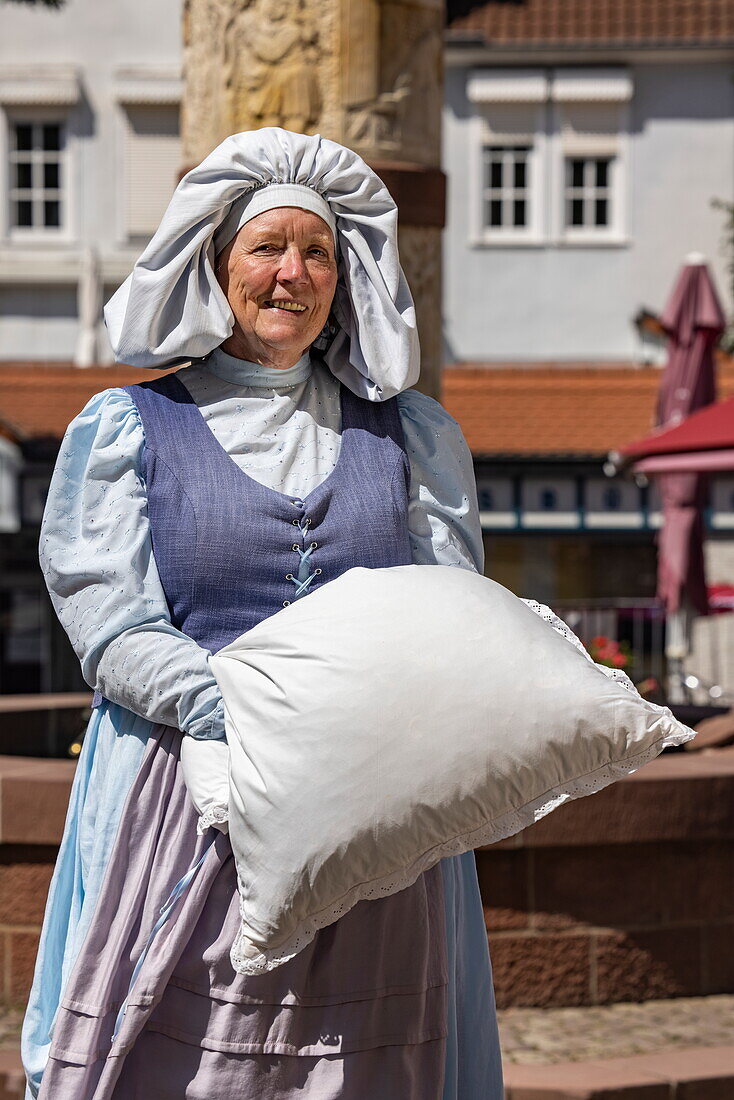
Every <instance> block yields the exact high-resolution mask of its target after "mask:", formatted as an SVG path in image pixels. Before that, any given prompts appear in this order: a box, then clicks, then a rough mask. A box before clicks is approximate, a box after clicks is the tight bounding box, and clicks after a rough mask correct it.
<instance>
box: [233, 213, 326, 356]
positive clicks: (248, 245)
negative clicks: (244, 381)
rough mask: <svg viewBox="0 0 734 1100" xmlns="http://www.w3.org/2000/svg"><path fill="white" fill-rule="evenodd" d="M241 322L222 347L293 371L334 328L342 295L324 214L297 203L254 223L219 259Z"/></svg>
mask: <svg viewBox="0 0 734 1100" xmlns="http://www.w3.org/2000/svg"><path fill="white" fill-rule="evenodd" d="M216 274H217V280H218V282H219V285H220V286H221V288H222V290H223V291H224V293H225V295H226V297H227V301H228V302H229V305H230V309H231V310H232V313H233V314H234V318H235V323H234V328H233V331H232V335H231V336H230V337H229V339H228V340H226V341H225V342H224V343H223V344H222V349H223V350H224V351H225V352H227V353H228V354H229V355H235V356H237V358H239V359H249V360H250V361H251V362H254V363H262V364H263V365H264V366H270V367H279V368H281V369H286V368H287V367H292V366H293V365H294V363H297V362H298V360H299V359H300V357H301V356H302V355H303V353H304V351H305V350H306V348H308V347H309V346H310V345H311V344H312V343H313V341H314V340H315V339H316V337H317V336H318V334H319V333H320V332H321V330H322V328H323V327H324V325H325V324H326V320H327V318H328V316H329V310H330V309H331V303H332V301H333V299H334V291H335V290H336V280H337V265H336V260H335V253H334V238H333V237H332V235H331V230H330V229H329V227H328V225H327V224H326V222H325V221H323V219H322V218H320V217H319V216H318V214H313V213H311V211H310V210H301V208H300V207H297V206H281V207H278V208H277V209H275V210H266V211H265V212H264V213H263V214H258V215H257V217H255V218H252V220H251V221H249V222H246V223H245V224H244V225H243V226H242V228H241V229H240V230H239V232H238V233H237V234H236V235H235V236H234V238H233V239H232V240H231V241H230V242H229V244H228V245H227V246H226V248H225V249H224V250H223V251H222V252H220V254H219V255H218V256H217V259H216Z"/></svg>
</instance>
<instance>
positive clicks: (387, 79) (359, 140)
mask: <svg viewBox="0 0 734 1100" xmlns="http://www.w3.org/2000/svg"><path fill="white" fill-rule="evenodd" d="M361 2H362V3H363V2H364V0H345V5H344V11H343V18H344V20H345V24H346V28H345V37H346V38H347V39H350V37H351V36H352V35H357V33H359V57H360V61H359V65H360V66H361V68H362V70H367V72H369V71H374V73H375V74H376V75H375V80H374V81H373V83H374V84H375V87H374V91H373V92H372V94H370V95H365V96H364V98H362V99H361V100H360V99H359V98H357V97H354V96H349V95H346V96H345V101H344V139H343V140H344V141H345V143H346V144H347V145H350V146H351V147H352V148H355V149H357V151H358V152H360V153H362V154H363V155H365V156H368V157H370V156H371V157H376V158H380V157H382V158H386V159H399V160H406V161H413V162H415V163H418V164H437V163H438V160H439V156H440V112H441V96H442V80H443V68H442V65H443V61H442V57H443V54H442V31H443V19H442V14H443V6H442V4H440V3H436V2H434V0H405V2H393V0H382V2H381V3H376V2H375V0H369V3H370V6H371V7H372V8H373V9H374V13H375V14H374V16H373V18H372V19H371V20H370V22H369V25H368V33H367V34H365V33H364V32H365V27H364V23H365V20H364V18H363V19H362V22H361V24H357V23H356V21H355V19H354V18H353V13H352V9H353V8H354V7H355V5H359V4H360V3H361ZM355 46H356V43H355ZM349 52H350V54H354V56H355V57H356V56H357V50H356V48H354V49H352V50H351V51H349ZM367 72H365V77H366V76H367ZM348 79H349V82H350V83H351V84H352V86H353V85H354V83H355V81H354V77H353V75H350V76H349V78H348ZM362 84H363V86H365V87H366V88H368V87H369V85H370V81H369V80H368V79H366V78H363V80H362Z"/></svg>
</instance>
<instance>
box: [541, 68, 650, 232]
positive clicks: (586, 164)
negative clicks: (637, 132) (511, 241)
mask: <svg viewBox="0 0 734 1100" xmlns="http://www.w3.org/2000/svg"><path fill="white" fill-rule="evenodd" d="M550 88H551V100H552V103H553V108H552V119H551V123H550V128H551V130H552V132H553V135H554V136H553V143H554V149H555V152H554V159H555V164H556V165H557V168H556V170H555V175H554V178H555V179H556V180H557V181H558V186H557V187H556V188H555V191H556V194H555V198H554V200H553V203H552V205H553V208H554V211H555V221H556V224H555V231H554V235H555V236H557V237H558V238H559V239H561V240H563V239H565V240H567V241H569V242H573V241H574V240H577V241H580V242H583V241H584V240H588V241H590V242H594V241H596V242H598V241H603V240H607V241H615V240H621V239H622V238H623V237H624V231H625V217H624V205H625V204H624V193H625V163H626V158H627V141H626V132H627V129H628V122H627V109H628V108H627V105H628V102H629V99H630V97H631V95H632V84H631V81H630V78H629V75H628V73H627V72H625V71H624V70H622V69H591V68H590V69H557V70H555V72H554V74H553V78H552V81H551V85H550Z"/></svg>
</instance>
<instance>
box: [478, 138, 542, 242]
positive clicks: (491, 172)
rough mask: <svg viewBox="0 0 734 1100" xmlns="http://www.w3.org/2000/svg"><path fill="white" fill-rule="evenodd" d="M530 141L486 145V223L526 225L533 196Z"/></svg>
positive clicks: (500, 226)
mask: <svg viewBox="0 0 734 1100" xmlns="http://www.w3.org/2000/svg"><path fill="white" fill-rule="evenodd" d="M531 149H532V147H531V146H530V145H491V144H490V145H485V147H484V150H483V157H484V218H483V223H484V226H485V227H486V228H488V229H508V228H511V229H525V227H526V226H527V224H528V214H529V200H530V163H529V161H530V155H531Z"/></svg>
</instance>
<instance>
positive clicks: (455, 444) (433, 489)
mask: <svg viewBox="0 0 734 1100" xmlns="http://www.w3.org/2000/svg"><path fill="white" fill-rule="evenodd" d="M398 407H399V409H400V422H401V425H402V428H403V435H404V436H405V448H406V451H407V453H408V458H409V459H410V501H409V507H408V527H409V530H410V542H411V547H412V550H413V562H414V563H415V564H416V565H458V566H460V567H462V568H464V569H476V570H477V572H478V573H482V572H484V546H483V543H482V529H481V525H480V522H479V508H478V504H477V491H476V483H475V480H474V467H473V465H472V458H471V453H470V451H469V448H468V447H467V445H466V440H465V439H464V436H463V435H462V432H461V428H460V427H459V425H458V424H457V423H456V421H455V420H454V418H453V417H452V416H449V414H448V413H447V412H446V410H445V409H444V408H443V406H441V405H439V403H438V402H437V401H434V400H433V398H431V397H426V396H425V394H422V393H419V392H418V390H406V391H405V392H404V393H401V394H399V396H398Z"/></svg>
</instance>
